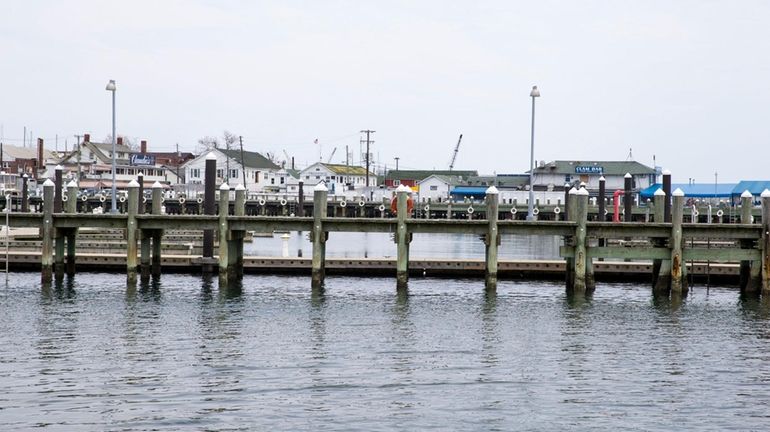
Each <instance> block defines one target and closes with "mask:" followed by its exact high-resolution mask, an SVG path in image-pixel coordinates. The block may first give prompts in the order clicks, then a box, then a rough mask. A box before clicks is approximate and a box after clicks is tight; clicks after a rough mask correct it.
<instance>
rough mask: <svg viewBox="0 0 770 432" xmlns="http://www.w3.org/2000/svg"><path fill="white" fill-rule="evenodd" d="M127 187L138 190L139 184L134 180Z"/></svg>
mask: <svg viewBox="0 0 770 432" xmlns="http://www.w3.org/2000/svg"><path fill="white" fill-rule="evenodd" d="M73 183H74V180H73ZM128 187H130V188H138V187H139V182H137V181H136V180H131V181H130V182H128Z"/></svg>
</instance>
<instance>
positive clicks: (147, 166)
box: [45, 135, 176, 189]
mask: <svg viewBox="0 0 770 432" xmlns="http://www.w3.org/2000/svg"><path fill="white" fill-rule="evenodd" d="M136 155H140V154H139V152H137V151H134V150H133V149H131V148H130V147H128V146H126V145H124V144H123V140H122V138H121V137H118V140H117V142H116V144H115V186H116V187H117V188H119V189H123V188H125V187H126V186H128V183H129V182H130V181H131V180H136V179H137V177H138V176H139V175H141V176H143V179H144V184H145V186H146V187H149V186H151V185H152V184H153V183H155V182H156V181H157V182H160V183H165V184H168V183H171V182H173V181H174V179H175V178H176V176H175V173H172V172H168V170H167V169H166V167H164V166H162V165H158V164H156V163H155V161H154V159H153V158H145V157H136ZM140 156H141V155H140ZM56 165H61V166H62V167H63V168H64V171H65V172H64V176H65V178H72V179H76V178H78V173H80V181H79V185H80V187H81V188H82V189H85V188H94V189H105V188H110V187H112V143H96V142H91V141H90V139H89V137H88V135H86V139H85V140H84V141H83V142H82V143H80V146H79V147H78V148H76V149H75V150H73V151H72V152H71V153H69V154H68V155H66V156H65V157H64V158H62V159H61V160H58V161H57V160H48V161H46V174H45V176H46V177H53V176H54V167H55V166H56Z"/></svg>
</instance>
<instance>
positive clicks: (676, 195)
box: [670, 189, 687, 295]
mask: <svg viewBox="0 0 770 432" xmlns="http://www.w3.org/2000/svg"><path fill="white" fill-rule="evenodd" d="M672 195H673V203H672V208H671V240H670V246H671V294H672V295H675V294H678V295H681V294H683V293H685V292H686V291H687V280H686V279H685V270H684V266H685V263H684V258H683V256H682V246H683V238H682V217H683V215H684V192H682V190H681V189H677V190H675V191H674V192H672Z"/></svg>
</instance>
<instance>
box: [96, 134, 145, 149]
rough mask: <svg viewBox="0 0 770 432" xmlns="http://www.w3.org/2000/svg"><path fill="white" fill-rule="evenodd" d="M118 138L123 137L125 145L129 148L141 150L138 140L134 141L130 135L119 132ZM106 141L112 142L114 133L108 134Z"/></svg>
mask: <svg viewBox="0 0 770 432" xmlns="http://www.w3.org/2000/svg"><path fill="white" fill-rule="evenodd" d="M118 138H122V139H123V145H124V146H128V148H129V149H131V150H132V151H136V150H139V145H138V144H137V143H136V142H134V140H132V139H131V138H130V137H127V136H125V135H120V134H118ZM104 142H105V143H110V144H111V143H112V134H107V136H106V137H104Z"/></svg>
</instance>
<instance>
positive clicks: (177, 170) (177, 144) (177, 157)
mask: <svg viewBox="0 0 770 432" xmlns="http://www.w3.org/2000/svg"><path fill="white" fill-rule="evenodd" d="M181 159H182V154H181V153H179V143H176V184H179V183H180V181H179V162H180V161H181ZM139 199H142V197H139Z"/></svg>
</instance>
